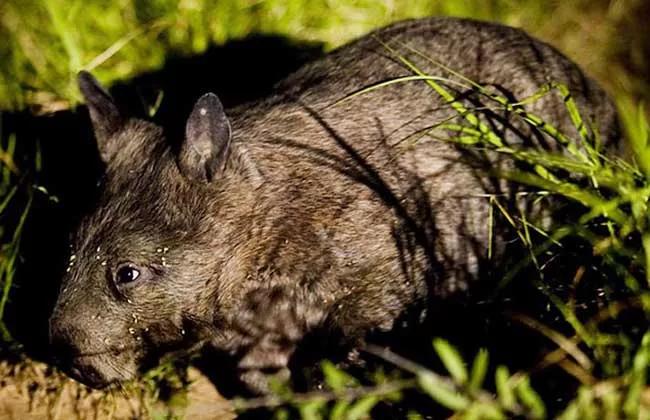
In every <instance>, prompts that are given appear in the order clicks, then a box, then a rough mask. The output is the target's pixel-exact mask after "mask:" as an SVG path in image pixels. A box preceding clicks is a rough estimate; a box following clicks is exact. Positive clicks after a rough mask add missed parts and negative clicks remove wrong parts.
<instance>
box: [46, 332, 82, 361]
mask: <svg viewBox="0 0 650 420" xmlns="http://www.w3.org/2000/svg"><path fill="white" fill-rule="evenodd" d="M50 350H51V356H52V360H53V361H54V363H55V364H56V365H59V366H69V365H70V364H71V363H72V360H73V359H74V358H75V357H76V356H79V354H80V351H79V347H78V346H77V345H76V343H74V342H72V341H70V339H69V337H68V336H67V335H60V334H57V335H50Z"/></svg>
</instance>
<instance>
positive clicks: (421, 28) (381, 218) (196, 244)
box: [50, 18, 618, 392]
mask: <svg viewBox="0 0 650 420" xmlns="http://www.w3.org/2000/svg"><path fill="white" fill-rule="evenodd" d="M418 74H426V75H430V76H433V77H438V78H439V79H430V80H428V81H427V80H417V79H418V77H412V76H417V75H418ZM460 75H462V77H461V76H460ZM409 76H410V78H409ZM397 78H402V79H400V81H395V79H397ZM465 78H466V79H465ZM420 79H421V78H420ZM78 80H79V87H80V90H81V92H82V93H83V96H84V97H85V101H86V104H87V106H88V110H89V113H90V118H91V121H92V124H93V127H94V133H95V136H96V140H97V146H98V149H99V153H100V155H101V159H102V161H103V162H104V163H105V174H104V176H103V181H102V183H101V195H100V198H99V200H98V202H97V203H96V206H95V207H94V210H93V211H92V212H91V213H90V214H88V215H87V216H86V217H85V218H84V219H83V220H82V222H81V223H80V226H79V228H78V230H77V231H76V234H75V236H74V239H73V244H72V255H71V256H70V264H69V267H68V270H67V271H68V272H67V274H66V275H65V278H64V280H63V284H62V288H61V291H60V295H59V297H58V301H57V303H56V307H55V310H54V313H53V315H52V317H51V319H50V333H51V340H52V345H53V346H54V347H55V349H56V352H58V354H59V355H60V357H61V360H62V362H61V363H62V367H63V368H64V369H65V370H66V371H67V372H68V373H69V374H70V375H71V376H72V377H74V378H75V379H77V380H79V381H81V382H83V383H86V384H88V385H90V386H93V387H103V386H106V385H108V384H111V383H115V382H120V381H124V380H128V379H130V378H133V377H134V376H135V375H136V374H137V373H138V372H140V371H141V370H142V369H143V368H145V367H146V366H149V363H150V361H152V360H156V359H157V358H159V357H160V356H161V355H162V354H165V353H167V352H171V351H178V350H183V349H186V350H188V349H191V348H194V347H196V346H200V345H206V346H212V347H213V348H215V349H218V350H220V351H223V352H227V353H229V354H232V355H234V356H235V357H236V360H238V365H237V368H238V371H239V377H240V379H241V381H243V383H244V384H246V385H247V386H248V387H250V389H251V390H253V391H254V392H266V391H267V390H268V377H269V375H275V376H278V377H281V378H286V377H287V376H288V375H289V374H290V372H289V371H288V368H287V367H288V365H289V362H290V361H291V359H292V356H293V355H294V354H295V352H296V349H297V348H299V347H300V343H301V341H302V340H303V339H304V337H305V336H307V335H311V334H315V333H318V334H323V335H325V336H327V335H328V334H332V335H336V336H337V337H339V338H340V340H341V343H342V345H344V346H346V348H347V349H349V350H351V353H350V354H353V353H354V351H353V350H355V349H356V348H359V346H361V345H363V343H364V340H365V339H366V337H367V336H368V334H370V333H373V332H377V331H389V330H391V329H392V328H393V327H394V324H395V322H396V320H398V319H400V317H402V316H404V314H406V313H408V312H409V311H411V310H415V311H418V310H420V309H423V308H426V307H427V306H428V305H433V304H435V302H436V301H437V300H438V301H439V300H440V299H443V300H444V299H447V298H450V299H451V298H453V297H454V296H457V295H459V294H460V295H466V294H467V293H468V291H471V290H472V289H473V285H474V284H476V283H477V282H478V281H479V280H481V281H482V279H483V278H486V274H485V273H489V272H491V271H493V270H494V269H495V267H496V268H498V266H499V264H500V262H499V261H500V258H501V257H502V256H503V252H504V251H503V250H504V249H505V246H504V244H505V242H506V241H507V240H508V238H507V234H506V228H505V227H504V225H505V223H501V224H499V223H498V222H494V223H490V222H489V220H488V214H489V212H490V196H491V195H495V194H501V195H504V196H508V195H512V193H513V191H515V190H516V187H515V186H514V185H512V184H510V183H506V182H503V181H501V180H496V179H495V177H494V173H493V172H492V170H493V169H494V168H495V167H504V166H503V165H506V166H507V164H506V163H504V162H503V160H502V159H500V158H499V157H498V154H495V153H489V152H485V151H480V150H476V149H474V148H471V147H470V148H465V147H460V146H459V145H458V142H455V141H453V140H454V138H456V137H457V136H458V135H459V132H458V131H455V130H453V129H451V128H450V127H449V126H445V125H444V124H445V123H457V124H462V123H463V121H467V119H466V116H467V113H466V112H465V111H462V110H459V109H458V107H454V106H453V104H451V103H450V100H449V98H448V97H444V94H441V93H440V92H439V91H436V90H435V89H434V87H435V86H432V85H431V83H430V82H431V80H436V83H438V85H439V86H443V87H444V88H445V90H446V92H451V94H452V95H453V97H455V98H456V99H457V101H458V102H456V103H462V104H464V105H463V106H464V107H465V108H466V109H470V110H473V113H474V114H473V115H478V116H479V118H480V120H481V121H483V122H484V123H485V124H486V125H487V126H488V127H490V129H491V130H492V131H493V132H495V133H497V135H498V136H499V137H500V138H502V139H503V140H504V142H507V143H508V144H509V145H510V146H512V147H518V146H526V145H529V144H532V145H534V146H535V147H544V148H548V149H550V150H558V147H557V146H556V141H555V140H553V139H551V138H550V137H548V136H547V135H545V134H540V133H541V131H540V130H536V129H535V127H534V126H533V124H529V123H526V122H525V121H523V119H522V118H521V117H520V116H518V114H517V113H516V112H513V111H512V109H510V110H509V111H506V110H503V108H502V107H500V106H498V104H496V103H495V102H491V101H490V100H488V99H486V97H485V96H484V95H481V94H480V93H479V92H478V89H477V88H476V87H475V86H473V85H472V84H471V83H470V82H469V80H471V81H474V82H476V83H479V84H481V85H483V86H485V88H486V89H489V90H490V91H492V92H495V93H498V94H499V95H502V96H504V97H507V98H509V100H510V101H511V102H512V103H515V102H520V101H523V102H520V104H519V105H517V106H516V107H515V108H517V107H518V109H521V110H525V111H526V112H529V113H530V114H534V115H537V116H539V117H540V118H541V119H542V120H544V121H546V122H547V123H548V124H551V125H553V126H554V127H556V128H557V129H558V130H560V131H561V132H563V133H565V134H566V135H567V136H568V137H571V138H578V132H577V129H576V127H575V126H574V124H573V123H572V121H571V118H570V117H569V113H568V112H567V109H566V106H565V104H564V102H565V101H567V100H568V98H567V97H566V96H563V95H560V94H558V93H557V92H549V93H548V94H546V95H540V98H538V99H537V100H534V101H532V100H531V101H524V100H525V99H527V98H530V97H532V96H533V95H535V94H536V93H538V92H540V89H542V88H543V87H544V86H547V85H548V84H549V83H550V82H558V83H561V84H563V85H566V86H567V87H568V88H569V91H570V95H571V97H572V98H573V100H574V101H575V103H577V105H578V106H579V108H580V109H581V110H582V112H583V116H584V119H585V120H588V121H592V122H594V124H593V125H591V126H590V127H597V128H594V130H595V132H594V133H592V134H594V135H598V137H599V138H600V143H601V144H604V145H605V147H608V148H612V149H613V148H615V147H616V145H617V144H618V127H617V122H616V113H615V108H614V106H613V105H612V103H611V101H610V100H609V99H608V97H607V96H606V95H605V93H604V92H603V91H602V90H601V89H600V88H599V87H598V86H597V85H596V84H595V83H594V82H593V81H592V80H590V79H589V78H587V77H586V76H585V75H584V74H583V73H582V72H581V71H580V70H579V68H578V67H577V66H576V65H575V64H574V63H572V62H571V61H570V60H568V59H567V58H565V57H564V56H563V55H562V54H560V53H559V52H557V51H556V50H555V49H553V48H552V47H550V46H548V45H546V44H545V43H543V42H540V41H538V40H535V39H533V38H531V37H530V36H529V35H527V34H526V33H524V32H523V31H521V30H518V29H513V28H510V27H506V26H501V25H498V24H491V23H482V22H477V21H473V20H465V19H452V18H430V19H424V20H413V21H405V22H401V23H397V24H394V25H392V26H389V27H387V28H384V29H380V30H378V31H376V32H374V33H371V34H370V35H368V36H365V37H363V38H361V39H358V40H356V41H354V42H352V43H350V44H348V45H345V46H343V47H341V48H339V49H337V50H335V51H333V52H332V53H329V54H327V55H325V56H324V57H322V58H320V59H318V60H316V61H314V62H311V63H309V64H307V65H305V66H303V67H302V68H301V69H299V70H298V71H297V72H295V73H294V74H292V75H290V76H289V77H288V78H286V79H285V80H284V81H283V82H280V83H279V84H278V85H277V87H276V89H275V91H274V93H273V94H271V95H270V96H268V97H266V98H264V99H262V100H259V101H256V102H254V103H249V104H245V105H242V106H238V107H236V108H234V109H230V110H228V111H225V110H224V108H223V106H222V104H221V102H220V100H219V99H218V97H217V96H215V95H214V94H212V93H208V94H206V95H204V96H202V97H201V98H199V99H198V101H197V102H196V105H195V106H194V109H193V111H192V112H191V114H190V115H189V118H188V119H187V123H186V131H185V136H184V138H183V139H175V138H166V136H165V133H164V132H163V130H162V128H161V127H159V126H157V125H155V124H153V123H151V122H147V121H144V120H142V119H137V118H129V117H128V116H125V115H123V114H122V113H121V111H120V110H119V109H118V107H117V105H116V104H115V103H114V101H113V99H112V98H111V96H109V94H108V93H107V92H106V91H105V90H104V89H103V88H102V87H101V86H100V85H99V84H98V83H97V81H96V80H95V79H94V78H93V77H92V76H91V75H90V74H89V73H86V72H82V73H80V74H79V79H78ZM391 80H392V81H393V82H390V81H391ZM367 87H371V88H370V89H364V88H367ZM513 109H514V108H513ZM441 124H443V125H441Z"/></svg>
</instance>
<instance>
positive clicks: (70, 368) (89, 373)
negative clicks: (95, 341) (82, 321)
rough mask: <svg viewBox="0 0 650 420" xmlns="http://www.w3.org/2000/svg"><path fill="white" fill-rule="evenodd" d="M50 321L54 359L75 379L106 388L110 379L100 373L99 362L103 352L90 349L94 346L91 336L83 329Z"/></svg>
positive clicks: (91, 385) (92, 385) (88, 384)
mask: <svg viewBox="0 0 650 420" xmlns="http://www.w3.org/2000/svg"><path fill="white" fill-rule="evenodd" d="M63 325H65V324H62V323H59V322H58V321H57V320H52V321H51V322H50V349H51V356H52V361H53V362H54V364H55V365H56V366H57V367H59V368H60V369H61V370H62V371H63V372H65V373H66V374H67V375H68V376H70V377H71V378H73V379H74V380H76V381H78V382H81V383H83V384H84V385H87V386H90V387H92V388H104V387H106V386H107V385H109V384H110V382H111V381H110V379H108V378H106V377H105V375H102V374H101V373H100V370H99V369H98V368H97V363H98V362H99V360H97V359H99V358H101V354H100V353H99V352H92V351H88V350H87V349H89V348H92V346H91V338H90V337H89V336H88V335H87V334H86V333H85V332H84V331H83V330H82V329H77V328H73V327H70V326H69V325H66V326H65V327H64V326H63Z"/></svg>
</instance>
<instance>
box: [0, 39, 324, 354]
mask: <svg viewBox="0 0 650 420" xmlns="http://www.w3.org/2000/svg"><path fill="white" fill-rule="evenodd" d="M321 52H322V47H321V46H320V45H318V44H314V43H309V44H306V43H299V42H293V41H290V40H288V39H285V38H280V37H273V36H254V37H251V38H248V39H245V40H241V41H234V42H231V43H228V44H227V45H225V46H223V47H214V48H212V49H210V50H208V51H207V52H206V53H204V54H202V55H201V56H196V57H172V58H170V59H169V60H168V61H167V63H166V64H165V66H164V67H163V68H162V69H161V70H159V71H155V72H151V73H147V74H143V75H141V76H138V77H137V78H135V79H133V80H129V81H124V82H121V83H118V84H116V85H115V86H113V87H111V89H110V92H111V94H112V95H113V96H114V97H115V98H116V101H117V102H118V103H119V104H120V105H121V106H123V107H124V110H125V111H126V112H127V113H131V115H135V116H145V115H147V114H148V111H147V109H148V108H150V107H153V105H154V104H155V103H156V100H157V98H158V95H162V101H161V102H160V106H159V107H158V108H157V112H156V113H155V115H154V116H153V118H152V119H153V120H154V121H155V122H157V123H158V124H161V125H162V126H163V127H164V128H165V130H166V131H167V133H168V136H169V137H170V138H174V137H175V136H180V135H182V133H183V128H184V124H185V121H186V118H187V116H188V115H189V113H190V111H191V109H192V106H193V105H194V102H195V101H196V99H197V98H198V97H199V96H201V95H202V94H204V93H206V92H209V91H212V92H215V93H217V94H218V95H219V97H220V99H221V100H222V102H223V103H224V105H225V106H226V107H232V106H235V105H239V104H242V103H245V102H247V101H251V100H254V99H256V98H260V97H263V96H265V95H266V94H268V93H269V92H270V91H271V89H272V87H273V85H274V84H275V83H277V82H278V81H280V80H281V79H282V78H284V77H285V76H286V75H288V74H289V73H290V72H292V71H293V70H295V69H297V68H298V67H299V66H300V65H301V64H303V63H304V62H305V61H307V60H309V59H311V58H314V57H316V56H318V55H319V54H321ZM0 117H1V118H2V129H3V132H4V133H8V134H9V133H15V134H16V137H17V140H18V142H17V148H18V150H17V151H16V156H17V157H19V158H17V161H18V162H17V164H18V166H19V167H20V168H27V171H29V168H33V166H34V165H33V161H34V156H35V153H36V151H37V150H38V151H39V152H40V154H41V156H42V157H41V159H42V162H43V166H42V170H41V171H40V173H38V174H35V175H34V173H33V172H34V171H31V173H29V174H27V175H26V176H25V178H24V180H23V182H22V184H21V185H22V188H24V189H26V188H29V187H30V186H31V185H40V186H42V187H44V188H45V189H46V190H47V192H48V194H49V196H48V194H45V193H43V192H40V191H35V192H34V201H33V207H32V210H31V212H30V215H29V219H28V220H27V224H26V227H25V231H24V234H23V238H22V248H21V253H20V255H21V257H20V260H19V266H18V269H17V273H16V276H15V279H14V288H13V290H12V292H11V295H10V302H9V305H8V307H7V311H6V316H5V322H6V324H7V326H8V328H9V329H10V331H11V333H12V335H13V337H14V338H15V340H16V341H17V342H19V343H20V344H21V345H23V346H24V351H25V352H26V353H27V354H28V355H29V356H31V357H33V358H36V359H41V360H48V359H49V357H50V355H49V354H48V346H47V320H48V317H49V315H50V313H51V310H52V308H53V305H54V302H55V299H56V296H57V292H58V287H59V282H60V278H61V275H62V273H63V272H64V270H65V265H66V260H67V256H68V255H67V254H68V252H69V251H68V246H69V245H68V236H69V234H70V232H71V231H72V230H73V229H74V226H75V225H76V223H77V222H78V220H79V217H80V216H81V215H82V214H83V213H84V212H85V211H86V210H87V209H88V208H89V207H90V206H92V205H93V202H94V199H95V194H96V190H97V189H96V185H97V181H98V180H99V177H100V176H101V172H102V165H101V162H100V160H99V156H98V153H97V150H96V147H95V142H94V140H93V134H92V129H91V127H90V121H89V118H88V115H87V112H86V110H85V107H81V108H78V109H76V110H74V111H66V112H58V113H56V114H54V115H49V116H38V117H37V116H33V115H30V114H29V113H28V112H22V113H2V114H0ZM52 197H55V198H52ZM18 210H20V209H18Z"/></svg>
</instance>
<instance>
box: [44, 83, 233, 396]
mask: <svg viewBox="0 0 650 420" xmlns="http://www.w3.org/2000/svg"><path fill="white" fill-rule="evenodd" d="M79 86H80V89H81V91H82V93H83V95H84V97H85V100H86V104H87V106H88V110H89V113H90V117H91V120H92V123H93V128H94V133H95V137H96V139H97V146H98V149H99V152H100V155H101V158H102V160H103V162H104V163H105V168H106V169H105V174H104V176H103V181H102V185H101V195H100V197H99V200H98V203H97V205H96V207H95V209H94V210H93V211H92V212H91V213H90V214H88V215H87V216H86V217H85V218H84V219H83V220H82V222H81V224H80V226H79V228H78V230H77V231H76V233H75V235H74V238H73V241H72V252H71V255H70V262H69V266H68V269H67V274H66V275H65V278H64V279H63V283H62V286H61V291H60V295H59V297H58V300H57V303H56V307H55V310H54V313H53V314H52V317H51V318H50V336H51V337H50V338H51V341H52V344H53V347H54V352H55V354H56V356H57V358H58V359H59V360H60V365H61V366H62V368H63V369H64V370H66V371H67V372H68V373H70V374H71V376H73V377H75V378H76V379H78V380H80V381H81V382H84V383H86V384H88V385H91V386H94V387H102V386H105V385H107V384H110V383H112V382H117V381H123V380H127V379H130V378H132V377H133V376H135V375H136V373H138V371H139V370H141V369H142V368H143V367H144V366H146V365H147V361H149V360H152V359H154V358H156V357H158V356H160V355H161V353H163V352H167V351H170V350H175V349H179V348H186V347H189V346H190V345H192V344H195V343H196V341H197V340H198V339H199V337H198V336H199V335H200V334H201V331H203V332H205V330H204V328H210V324H211V316H212V312H211V311H213V308H212V307H211V306H213V303H214V301H215V299H216V297H215V296H214V294H215V288H214V287H212V285H211V284H210V282H213V281H214V276H215V274H214V273H215V271H214V264H215V263H214V261H216V260H218V258H219V256H218V255H213V254H215V253H218V245H217V248H216V249H215V244H214V242H215V241H218V240H219V236H220V231H219V229H222V228H220V227H219V226H221V225H223V223H224V222H223V221H221V220H219V217H220V215H219V211H216V212H215V210H214V209H215V208H223V207H227V205H223V204H222V203H219V200H220V198H219V197H220V196H222V195H223V194H222V192H223V190H224V188H227V187H226V185H227V184H228V182H227V180H228V177H229V175H228V174H229V169H227V168H226V167H227V166H229V165H226V162H227V159H228V155H229V148H230V147H229V146H230V125H229V122H228V120H227V118H226V116H225V114H224V111H223V108H222V105H221V103H220V102H219V100H218V99H217V97H216V96H215V95H213V94H207V95H205V96H203V97H201V98H200V99H199V100H198V102H197V103H196V105H195V108H194V110H193V112H192V113H191V115H190V116H189V119H188V121H187V125H186V135H185V139H183V141H182V142H179V143H180V144H179V147H178V148H174V147H173V146H170V145H169V144H168V141H167V140H166V139H165V137H164V135H163V131H162V129H161V128H160V127H158V126H156V125H154V124H152V123H149V122H146V121H143V120H139V119H133V118H131V119H129V118H125V117H124V116H123V115H122V114H121V113H120V111H119V110H118V108H117V107H116V105H115V104H114V102H113V100H112V98H111V97H110V96H109V94H108V93H107V92H106V91H105V90H104V89H102V88H101V86H100V85H99V84H98V83H97V81H96V80H95V79H94V78H93V77H92V76H91V75H90V74H88V73H85V72H84V73H81V74H80V75H79ZM206 250H210V251H206Z"/></svg>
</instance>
